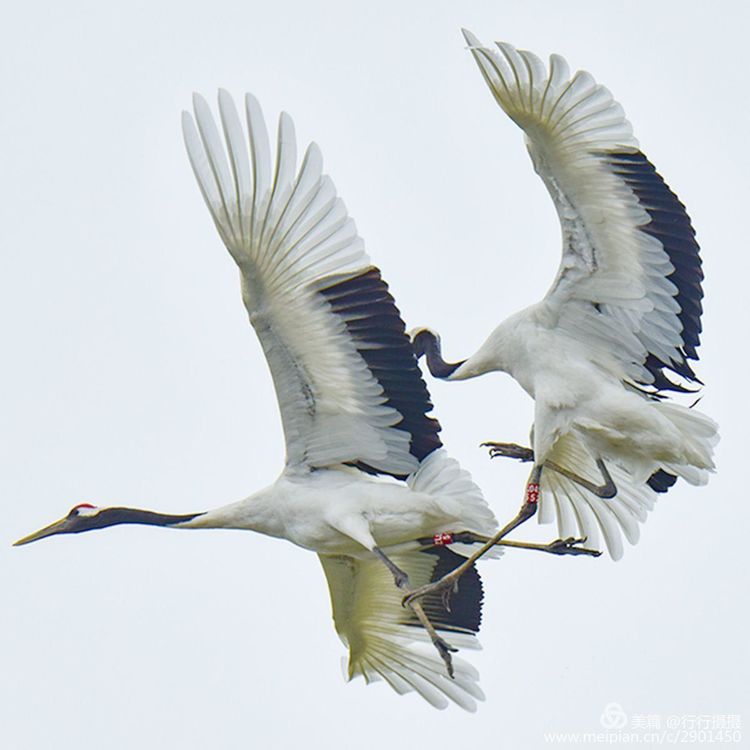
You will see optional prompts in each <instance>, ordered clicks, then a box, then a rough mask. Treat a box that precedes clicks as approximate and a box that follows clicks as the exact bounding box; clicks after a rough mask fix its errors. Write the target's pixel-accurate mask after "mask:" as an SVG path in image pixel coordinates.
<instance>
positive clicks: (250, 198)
mask: <svg viewBox="0 0 750 750" xmlns="http://www.w3.org/2000/svg"><path fill="white" fill-rule="evenodd" d="M464 35H465V37H466V40H467V42H468V44H469V48H470V50H471V53H472V55H473V56H474V59H475V60H476V62H477V63H478V65H479V68H480V70H481V72H482V75H483V76H484V79H485V81H486V82H487V84H488V86H489V88H490V90H491V92H492V94H493V96H494V97H495V99H496V101H497V102H498V104H499V105H500V107H501V108H502V109H503V110H504V111H505V112H506V114H508V115H509V116H510V117H511V118H512V119H513V120H514V121H515V122H516V123H517V124H518V125H519V126H520V127H521V128H522V129H523V130H524V132H525V134H526V142H527V145H528V148H529V152H530V154H531V158H532V161H533V164H534V168H535V169H536V171H537V172H538V173H539V175H540V176H541V178H542V180H543V181H544V183H545V185H546V186H547V188H548V190H549V192H550V195H551V196H552V199H553V201H554V203H555V207H556V209H557V212H558V215H559V218H560V222H561V225H562V236H563V256H562V263H561V266H560V269H559V272H558V274H557V278H556V279H555V281H554V283H553V285H552V288H551V289H550V290H549V292H548V293H547V295H546V296H545V297H544V299H543V300H542V301H541V302H539V303H537V304H535V305H533V306H531V307H529V308H527V309H525V310H523V311H521V312H520V313H517V314H516V315H514V316H512V317H511V318H509V319H508V320H506V321H505V322H504V323H502V324H501V325H500V326H498V327H497V328H496V329H495V330H494V331H493V332H492V334H491V335H490V337H489V338H488V339H487V341H486V342H485V344H484V345H483V346H482V347H481V348H480V349H479V350H478V351H477V352H476V354H474V355H472V356H471V357H469V358H468V359H467V360H464V361H462V362H458V363H449V362H446V361H445V360H444V359H443V357H442V354H441V344H440V338H439V336H438V335H437V334H436V333H435V332H434V331H432V330H430V329H426V328H422V329H417V330H416V331H414V332H412V334H411V339H410V337H409V336H408V335H407V333H406V330H405V326H404V323H403V321H402V319H401V317H400V314H399V311H398V309H397V307H396V305H395V302H394V300H393V297H392V296H391V295H390V293H389V291H388V287H387V285H386V283H385V282H384V281H383V279H382V277H381V275H380V271H379V270H378V269H377V268H376V267H375V266H374V265H372V263H371V262H370V260H369V258H368V256H367V254H366V253H365V250H364V245H363V242H362V240H361V238H360V237H359V236H358V235H357V231H356V229H355V226H354V222H353V221H352V219H351V218H349V216H348V215H347V211H346V208H345V207H344V204H343V202H342V201H341V199H340V198H338V197H337V195H336V190H335V188H334V185H333V182H332V181H331V179H330V178H329V177H328V176H325V175H323V172H322V158H321V154H320V151H319V149H318V148H317V146H316V145H315V144H311V145H310V146H309V147H308V149H307V151H306V152H305V154H304V156H303V158H302V163H301V166H300V167H299V170H297V168H296V162H297V153H296V142H295V135H294V128H293V125H292V121H291V119H290V118H289V117H288V116H287V115H286V114H282V115H281V118H280V121H279V127H278V136H277V143H276V159H275V163H272V156H271V146H270V143H269V138H268V134H267V131H266V127H265V123H264V120H263V116H262V113H261V110H260V107H259V105H258V103H257V101H256V100H255V99H254V98H253V97H252V96H250V95H247V96H246V99H245V119H246V129H245V128H243V126H242V124H241V120H240V116H239V114H238V112H237V110H236V108H235V105H234V102H233V101H232V99H231V97H230V96H229V95H228V94H227V93H226V92H224V91H221V92H220V93H219V101H218V103H219V120H220V126H221V133H222V134H223V136H222V134H220V131H219V128H218V127H217V124H216V122H215V121H214V118H213V116H212V114H211V112H210V109H209V107H208V105H207V104H206V102H205V101H204V100H203V99H202V98H201V97H200V96H197V95H196V96H195V97H194V102H193V104H194V115H193V116H191V115H190V114H188V113H184V114H183V123H182V124H183V134H184V138H185V144H186V146H187V151H188V156H189V159H190V163H191V165H192V168H193V171H194V173H195V176H196V178H197V181H198V185H199V187H200V190H201V193H202V194H203V197H204V199H205V202H206V204H207V205H208V208H209V211H210V213H211V216H212V218H213V220H214V223H215V225H216V228H217V231H218V233H219V235H220V237H221V239H222V241H223V242H224V244H225V246H226V247H227V249H228V250H229V253H230V254H231V256H232V258H233V259H234V261H235V262H236V264H237V266H238V267H239V269H240V277H241V286H242V298H243V302H244V304H245V307H246V308H247V312H248V315H249V317H250V322H251V324H252V326H253V328H254V329H255V331H256V333H257V335H258V338H259V340H260V342H261V346H262V348H263V351H264V354H265V356H266V358H267V360H268V364H269V367H270V370H271V375H272V378H273V382H274V386H275V389H276V394H277V397H278V401H279V408H280V411H281V418H282V423H283V428H284V436H285V441H286V463H285V466H284V469H283V471H282V473H281V475H280V476H279V478H278V479H277V480H276V482H274V483H273V484H272V485H271V486H270V487H266V488H265V489H262V490H260V491H258V492H256V493H254V494H252V495H250V496H249V497H247V498H245V499H244V500H241V501H239V502H236V503H233V504H231V505H227V506H223V507H220V508H217V509H215V510H211V511H207V512H201V513H191V514H187V515H166V514H162V513H157V512H152V511H146V510H139V509H134V508H111V507H110V508H100V507H96V506H93V505H91V504H88V503H84V504H80V505H77V506H76V507H74V508H73V509H72V510H71V511H70V513H69V514H68V515H67V516H65V517H64V518H63V519H61V520H60V521H57V522H55V523H53V524H51V525H50V526H47V527H45V528H43V529H41V530H40V531H37V532H35V533H33V534H30V535H29V536H27V537H25V538H23V539H21V540H19V541H18V542H16V544H18V545H22V544H27V543H29V542H32V541H36V540H38V539H42V538H45V537H48V536H52V535H57V534H70V533H78V532H82V531H89V530H91V529H100V528H105V527H107V526H113V525H116V524H127V523H135V524H148V525H157V526H167V527H171V528H180V529H195V528H240V529H248V530H252V531H257V532H260V533H263V534H268V535H271V536H275V537H279V538H283V539H287V540H289V541H291V542H293V543H294V544H297V545H299V546H301V547H304V548H306V549H310V550H312V551H314V552H316V553H317V554H318V556H319V559H320V561H321V564H322V566H323V570H324V572H325V575H326V578H327V580H328V585H329V588H330V594H331V602H332V608H333V618H334V623H335V626H336V630H337V631H338V633H339V635H340V636H341V638H342V640H343V641H344V642H345V643H346V644H347V645H348V646H349V652H350V654H349V676H350V677H353V676H355V675H362V676H363V677H364V678H365V680H367V681H368V682H369V681H370V680H373V679H377V678H382V679H384V680H385V681H386V682H387V683H388V684H390V685H391V687H393V688H394V689H395V690H396V691H397V692H399V693H405V692H408V691H416V692H418V693H419V694H420V695H422V696H423V697H424V698H425V699H426V700H427V701H429V702H430V703H431V704H432V705H434V706H436V707H439V708H442V707H444V706H446V705H447V703H448V700H452V701H453V702H455V703H457V704H458V705H460V706H462V707H463V708H466V709H468V710H473V709H474V708H475V707H476V702H475V701H476V700H479V699H482V698H483V695H482V692H481V690H480V688H479V685H478V674H477V672H476V671H475V670H474V669H473V667H471V666H470V665H469V664H468V663H466V662H464V661H463V660H461V659H459V658H457V657H454V656H453V652H454V651H455V650H456V648H457V647H462V648H470V647H472V646H476V645H477V641H476V634H477V632H478V630H479V624H480V620H481V607H482V600H483V590H482V584H481V580H480V578H479V574H478V573H477V570H476V565H475V564H476V561H477V560H478V559H479V557H481V556H482V555H483V554H486V553H490V554H492V553H495V554H497V553H498V552H499V551H500V550H501V549H502V548H503V547H508V546H510V547H524V548H530V549H539V550H544V551H548V552H551V553H555V554H573V555H597V554H599V552H598V551H596V549H591V548H590V547H598V546H599V539H600V536H599V532H601V535H602V536H603V538H604V543H605V544H606V546H607V549H608V551H609V553H610V555H611V556H612V557H613V558H615V559H617V558H619V557H620V556H621V554H622V540H621V533H622V534H624V535H625V537H626V539H627V540H628V541H629V542H631V543H635V542H636V541H637V539H638V531H639V526H638V524H639V522H642V521H644V520H645V517H646V513H647V511H649V510H650V509H651V508H652V507H653V504H654V500H655V498H656V496H657V493H660V492H665V491H666V490H667V489H668V488H669V487H670V486H671V485H672V484H673V483H674V482H675V481H676V479H677V478H678V477H681V478H683V479H685V480H687V481H688V482H690V483H692V484H702V483H703V482H705V480H706V476H707V472H709V471H711V470H712V468H713V463H712V448H713V445H714V444H715V442H716V441H717V428H716V425H715V423H714V422H713V421H712V420H710V419H709V418H708V417H705V416H704V415H702V414H700V413H698V412H697V411H696V410H694V409H688V408H685V407H683V406H681V405H679V404H676V403H674V402H670V401H668V400H667V398H666V396H667V393H668V392H669V391H684V390H687V386H689V384H690V383H697V382H699V381H698V380H697V378H696V376H695V374H694V372H693V370H692V368H691V366H690V363H689V360H691V359H693V360H694V359H696V358H697V355H696V347H697V346H698V343H699V334H700V331H701V325H700V315H701V298H702V291H701V279H702V273H701V262H700V258H699V254H698V245H697V244H696V242H695V237H694V231H693V229H692V226H691V224H690V219H689V218H688V216H687V213H686V212H685V208H684V206H683V205H682V204H681V203H680V202H679V200H678V199H677V197H676V196H675V195H674V193H672V192H671V190H670V189H669V188H668V187H667V186H666V184H665V183H664V181H663V180H662V179H661V177H660V176H659V175H658V174H657V173H656V171H655V170H654V167H653V166H652V165H651V164H650V163H649V161H648V160H647V159H646V157H645V156H644V155H643V154H642V153H641V152H640V150H639V148H638V143H637V141H636V140H635V138H634V137H633V135H632V131H631V128H630V124H629V123H628V121H627V120H626V119H625V116H624V114H623V112H622V109H621V108H620V107H619V105H617V104H616V103H615V102H614V100H613V99H612V96H611V95H610V93H609V92H608V91H607V89H606V88H604V87H603V86H600V85H598V84H596V83H595V81H594V80H593V78H592V77H591V76H590V75H589V74H587V73H585V72H578V73H576V74H575V75H573V76H571V75H570V73H569V71H568V68H567V65H566V63H565V61H564V60H563V59H562V58H560V57H558V56H556V55H553V56H552V57H551V58H550V65H549V69H546V68H545V66H544V65H543V64H542V62H541V61H540V60H539V59H538V58H537V57H536V56H534V55H533V54H531V53H529V52H523V51H518V50H516V49H514V48H513V47H512V46H510V45H508V44H504V43H498V45H497V46H498V49H497V50H494V49H490V48H486V47H483V46H482V45H481V44H480V43H479V41H478V40H477V39H476V38H475V37H474V36H473V35H471V34H470V33H468V32H464ZM423 355H424V356H425V357H426V361H427V366H428V368H429V370H430V372H431V374H432V375H433V376H435V377H439V378H444V379H447V380H463V379H467V378H472V377H477V376H479V375H482V374H484V373H486V372H490V371H496V370H501V371H504V372H507V373H509V374H510V375H511V376H512V377H514V378H515V379H516V380H517V381H518V382H519V384H520V385H521V386H522V388H523V389H524V390H525V391H526V392H527V393H528V394H529V395H530V396H531V397H532V398H533V399H534V402H535V414H534V425H533V428H532V446H531V447H528V448H527V447H523V446H518V445H515V444H509V443H491V444H488V445H489V447H490V451H491V455H492V456H506V457H511V458H516V459H519V460H522V461H528V462H530V463H531V465H532V469H531V473H530V476H529V480H528V482H527V484H526V488H525V493H524V497H523V504H522V506H521V509H520V511H519V512H518V514H517V515H516V517H515V518H513V519H512V520H511V521H510V522H509V523H508V524H506V525H505V526H503V527H502V528H500V529H498V524H497V522H496V520H495V517H494V515H493V513H492V511H491V510H490V508H489V507H488V505H487V503H486V502H485V500H484V498H483V496H482V493H481V491H480V489H479V488H478V487H477V486H476V484H474V482H473V481H472V479H471V477H470V476H469V474H468V473H467V472H466V471H465V470H464V469H462V468H461V467H460V466H459V465H458V463H457V462H456V461H455V460H454V459H452V458H450V457H449V456H448V455H447V453H446V451H445V449H444V448H443V447H442V444H441V440H440V437H439V431H440V426H439V424H438V422H437V421H436V420H435V419H433V418H432V417H430V416H429V412H430V411H431V410H432V404H431V403H430V397H429V393H428V391H427V388H426V386H425V383H424V380H423V378H422V375H421V372H420V370H419V367H418V364H417V359H418V358H419V357H421V356H423ZM537 509H539V510H538V513H539V516H540V520H551V519H552V518H554V517H556V518H557V521H558V528H559V531H560V539H558V540H556V541H554V542H552V543H550V544H547V545H544V544H531V543H528V544H527V543H523V542H514V541H509V540H507V539H506V536H507V535H508V534H509V533H510V532H511V531H512V530H513V529H515V528H516V527H518V526H519V525H520V524H522V523H523V522H524V521H525V520H527V519H528V518H530V517H531V516H533V515H534V514H535V513H537ZM584 540H586V543H587V544H588V545H590V547H584V546H582V543H583V542H584ZM430 642H431V644H432V646H434V650H432V646H430Z"/></svg>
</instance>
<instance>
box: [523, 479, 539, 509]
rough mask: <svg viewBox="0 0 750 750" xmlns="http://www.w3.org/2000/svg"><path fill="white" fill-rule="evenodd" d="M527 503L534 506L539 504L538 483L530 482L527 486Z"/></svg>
mask: <svg viewBox="0 0 750 750" xmlns="http://www.w3.org/2000/svg"><path fill="white" fill-rule="evenodd" d="M526 502H527V503H532V504H533V503H538V502H539V485H538V484H537V483H536V482H529V483H528V484H527V485H526Z"/></svg>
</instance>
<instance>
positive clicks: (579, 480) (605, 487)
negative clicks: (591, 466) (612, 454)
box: [544, 458, 617, 500]
mask: <svg viewBox="0 0 750 750" xmlns="http://www.w3.org/2000/svg"><path fill="white" fill-rule="evenodd" d="M544 465H545V466H547V467H549V468H550V469H552V471H556V472H557V473H558V474H562V475H563V476H564V477H567V478H568V479H570V480H571V481H572V482H575V483H576V484H580V485H581V487H585V488H586V489H587V490H588V491H589V492H593V493H594V495H596V496H597V497H601V498H602V499H604V500H611V499H612V498H613V497H614V496H615V495H616V494H617V485H616V484H615V482H614V480H613V479H612V475H611V474H610V473H609V469H608V468H607V465H606V464H605V463H604V461H603V460H602V459H601V458H597V459H596V465H597V467H598V468H599V471H601V473H602V478H603V479H604V483H603V484H594V483H593V482H589V480H588V479H584V478H583V477H580V476H578V474H575V473H573V472H572V471H569V470H568V469H566V468H565V467H564V466H558V465H557V464H556V463H555V462H554V461H545V462H544Z"/></svg>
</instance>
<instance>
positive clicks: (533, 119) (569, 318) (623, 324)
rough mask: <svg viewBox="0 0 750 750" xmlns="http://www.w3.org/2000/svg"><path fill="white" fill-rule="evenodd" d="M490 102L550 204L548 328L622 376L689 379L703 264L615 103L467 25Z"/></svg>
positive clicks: (557, 62)
mask: <svg viewBox="0 0 750 750" xmlns="http://www.w3.org/2000/svg"><path fill="white" fill-rule="evenodd" d="M464 35H465V37H466V40H467V41H468V43H469V45H470V49H471V52H472V54H473V56H474V59H475V60H476V62H477V63H478V65H479V68H480V70H481V71H482V74H483V75H484V78H485V80H486V82H487V84H488V85H489V87H490V90H491V91H492V93H493V94H494V96H495V99H496V100H497V102H498V104H499V105H500V106H501V107H502V109H503V110H504V111H505V112H506V114H508V116H509V117H511V119H513V121H514V122H515V123H516V124H517V125H518V126H519V127H521V128H522V129H523V131H524V133H525V134H526V143H527V146H528V149H529V153H530V154H531V159H532V161H533V163H534V168H535V169H536V171H537V173H538V174H539V176H540V177H541V178H542V180H543V181H544V184H545V185H546V186H547V189H548V191H549V193H550V195H551V196H552V200H553V201H554V203H555V207H556V209H557V213H558V216H559V218H560V223H561V225H562V235H563V253H562V263H561V265H560V269H559V271H558V274H557V278H556V279H555V281H554V283H553V285H552V288H551V289H550V290H549V292H548V293H547V296H546V297H545V299H544V302H543V305H544V306H545V307H546V310H547V312H548V314H549V319H550V320H552V321H553V323H554V325H555V326H556V328H557V329H558V330H559V331H560V332H561V333H565V334H567V335H569V336H572V337H574V338H576V339H577V340H579V341H581V342H584V343H586V344H587V345H588V346H590V347H592V348H593V349H596V350H598V351H599V352H600V353H601V355H602V356H603V357H604V358H606V360H611V359H613V358H614V359H615V361H616V362H617V363H618V365H619V369H620V372H621V375H622V377H623V379H628V380H630V381H631V382H633V383H637V384H640V385H648V386H653V388H654V389H655V390H661V389H670V390H684V388H682V387H681V386H680V385H679V384H678V383H676V382H675V381H673V380H670V378H668V377H667V375H666V372H665V371H672V372H673V373H676V374H678V375H680V376H682V377H683V378H685V379H686V380H687V381H696V382H698V381H697V378H696V376H695V374H694V373H693V370H692V368H691V366H690V363H689V362H688V360H690V359H697V354H696V348H697V346H698V344H699V335H700V332H701V322H700V317H701V299H702V297H703V292H702V289H701V281H702V279H703V273H702V271H701V260H700V257H699V252H698V251H699V248H698V244H697V242H696V241H695V232H694V231H693V228H692V226H691V223H690V218H689V217H688V215H687V213H686V211H685V207H684V206H683V205H682V203H680V201H679V199H678V198H677V196H676V195H675V194H674V193H673V192H672V191H671V190H670V189H669V187H668V186H667V185H666V183H665V182H664V180H663V179H662V178H661V177H660V176H659V174H658V173H657V172H656V170H655V169H654V167H653V165H652V164H651V163H650V162H649V161H648V159H647V158H646V157H645V156H644V155H643V154H642V153H641V152H640V150H639V147H638V141H637V140H636V139H635V137H634V136H633V133H632V129H631V126H630V123H629V122H628V121H627V120H626V119H625V115H624V113H623V111H622V108H621V107H620V105H619V104H617V103H616V102H615V101H614V100H613V98H612V95H611V94H610V92H609V91H608V90H607V89H606V88H604V87H603V86H601V85H599V84H597V83H596V82H595V81H594V79H593V78H592V77H591V76H590V75H589V74H588V73H586V72H584V71H579V72H577V73H575V74H574V75H573V76H571V75H570V73H569V70H568V66H567V63H566V62H565V60H563V59H562V58H561V57H559V56H558V55H552V56H551V57H550V64H549V70H547V69H546V68H545V66H544V65H543V63H542V62H541V61H540V60H539V58H537V57H536V56H535V55H533V54H532V53H530V52H525V51H520V50H516V49H515V48H513V47H512V46H511V45H509V44H505V43H502V42H498V43H497V47H498V50H494V49H489V48H486V47H482V46H481V44H480V43H479V41H478V40H477V39H476V37H474V36H473V35H472V34H470V33H469V32H464Z"/></svg>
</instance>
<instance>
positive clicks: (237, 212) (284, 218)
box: [182, 91, 440, 477]
mask: <svg viewBox="0 0 750 750" xmlns="http://www.w3.org/2000/svg"><path fill="white" fill-rule="evenodd" d="M245 104H246V107H245V109H246V116H247V133H245V131H244V129H243V127H242V125H241V123H240V118H239V116H238V113H237V110H236V108H235V106H234V102H233V101H232V98H231V97H230V96H229V94H227V92H225V91H221V92H220V93H219V112H220V121H221V127H222V130H223V136H224V137H223V139H222V137H221V136H220V135H219V131H218V129H217V127H216V124H215V122H214V120H213V117H212V115H211V112H210V110H209V107H208V105H207V104H206V102H205V101H204V99H202V98H201V97H200V96H198V95H196V96H195V97H194V100H193V106H194V112H195V121H194V120H193V117H192V116H191V115H190V114H189V113H187V112H185V113H183V119H182V126H183V134H184V137H185V144H186V146H187V150H188V155H189V157H190V163H191V164H192V167H193V171H194V172H195V176H196V178H197V180H198V184H199V186H200V189H201V192H202V194H203V197H204V198H205V200H206V204H207V205H208V208H209V210H210V211H211V215H212V217H213V220H214V223H215V224H216V228H217V229H218V231H219V234H220V236H221V238H222V240H223V241H224V244H225V245H226V246H227V249H228V250H229V252H230V254H231V255H232V257H233V258H234V260H235V262H236V263H237V265H238V266H239V268H240V272H241V278H242V296H243V300H244V303H245V307H246V308H247V311H248V314H249V316H250V322H251V323H252V325H253V327H254V328H255V331H256V333H257V334H258V338H259V339H260V342H261V345H262V347H263V351H264V352H265V355H266V358H267V360H268V365H269V367H270V369H271V375H272V377H273V381H274V385H275V388H276V395H277V397H278V400H279V407H280V410H281V417H282V422H283V426H284V434H285V438H286V449H287V465H292V466H293V465H304V466H308V467H322V466H332V465H337V464H354V465H357V466H359V467H360V468H362V469H364V470H366V471H372V472H378V473H386V474H391V475H394V476H399V477H403V476H406V475H408V474H410V473H411V472H413V471H414V470H415V469H416V468H417V466H418V463H419V461H420V460H421V459H422V458H424V457H425V456H426V455H428V454H429V453H430V452H431V451H433V450H434V449H435V448H437V447H439V446H440V439H439V438H438V434H437V433H438V431H439V429H440V426H439V425H438V423H437V421H436V420H434V419H431V418H429V417H428V416H427V412H429V411H430V410H431V409H432V404H431V403H430V400H429V394H428V392H427V388H426V386H425V384H424V381H423V379H422V376H421V373H420V371H419V369H418V367H417V363H416V360H415V358H414V355H413V352H412V349H411V346H410V343H409V339H408V338H407V336H406V335H405V330H404V324H403V322H402V320H401V317H400V314H399V311H398V309H397V308H396V306H395V303H394V301H393V297H392V296H391V295H390V294H389V292H388V286H387V285H386V283H385V282H384V281H383V279H382V278H381V276H380V272H379V271H378V269H377V268H375V267H374V266H372V265H371V264H370V261H369V259H368V257H367V255H366V254H365V251H364V245H363V242H362V240H361V238H360V237H359V236H358V235H357V231H356V228H355V226H354V222H353V221H352V219H350V218H349V217H348V216H347V212H346V208H345V207H344V204H343V202H342V201H341V199H340V198H338V197H337V196H336V190H335V188H334V186H333V183H332V182H331V180H330V178H329V177H327V176H324V175H323V174H322V166H323V165H322V159H321V155H320V151H319V149H318V147H317V146H316V145H315V144H311V145H310V146H309V147H308V149H307V151H306V153H305V155H304V158H303V159H302V164H301V166H300V168H299V171H298V172H297V171H296V143H295V136H294V127H293V125H292V121H291V119H290V118H289V117H288V115H286V114H282V115H281V118H280V121H279V130H278V141H277V148H276V163H275V166H273V167H272V163H271V162H272V160H271V153H270V146H269V140H268V135H267V132H266V127H265V123H264V120H263V115H262V113H261V110H260V107H259V105H258V103H257V101H256V100H255V99H254V98H253V97H252V96H251V95H249V94H248V95H247V96H246V101H245ZM196 123H197V127H196Z"/></svg>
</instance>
